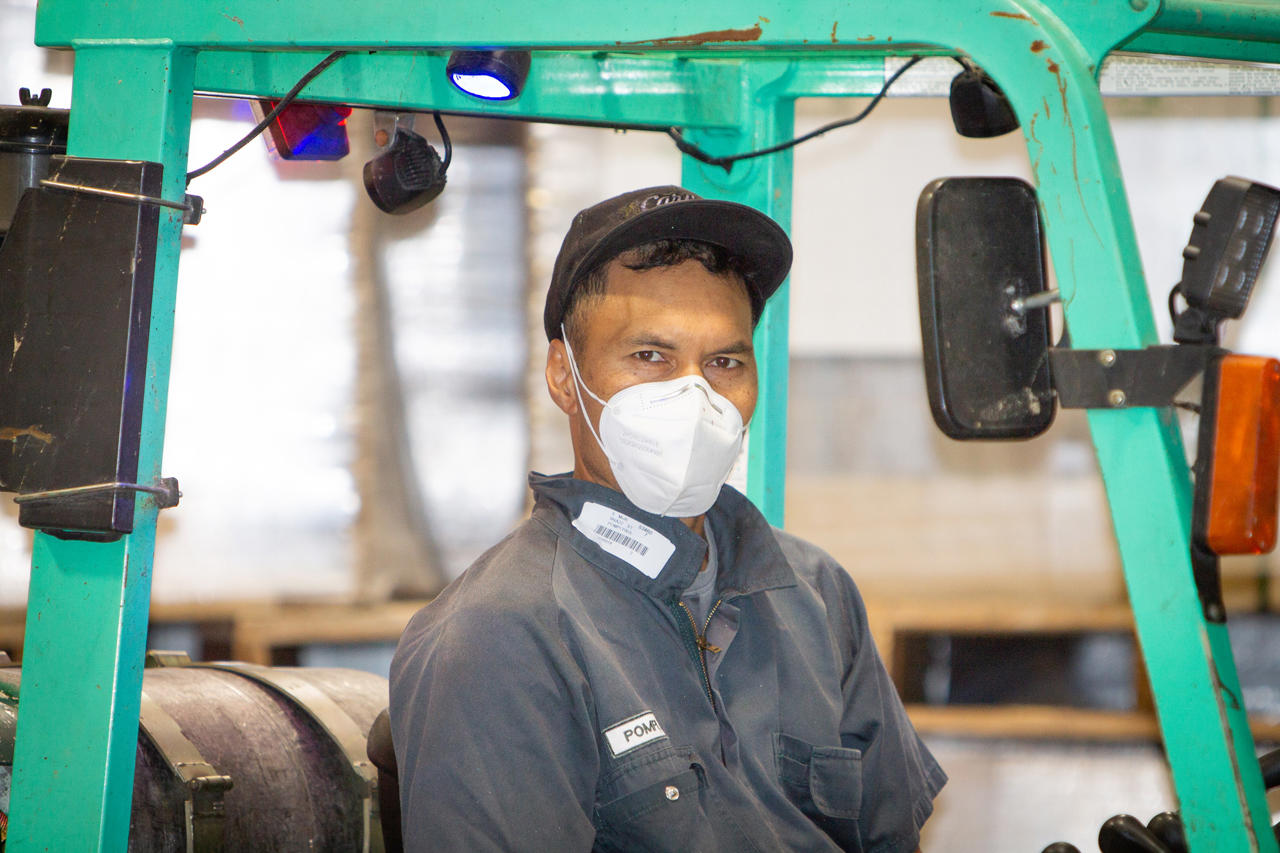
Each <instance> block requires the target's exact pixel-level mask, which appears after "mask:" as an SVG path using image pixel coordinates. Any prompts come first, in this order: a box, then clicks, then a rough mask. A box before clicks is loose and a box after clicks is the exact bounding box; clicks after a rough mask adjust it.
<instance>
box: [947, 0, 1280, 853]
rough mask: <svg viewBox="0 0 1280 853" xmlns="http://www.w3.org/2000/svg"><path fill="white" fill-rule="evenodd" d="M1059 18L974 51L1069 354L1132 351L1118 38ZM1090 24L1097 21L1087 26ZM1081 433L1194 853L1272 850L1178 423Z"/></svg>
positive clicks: (1117, 415)
mask: <svg viewBox="0 0 1280 853" xmlns="http://www.w3.org/2000/svg"><path fill="white" fill-rule="evenodd" d="M1110 8H1111V10H1112V11H1113V12H1114V11H1116V10H1119V12H1120V14H1122V15H1123V14H1127V13H1128V10H1133V11H1135V12H1142V11H1143V10H1148V11H1147V12H1146V14H1149V13H1150V12H1149V7H1148V6H1147V5H1146V4H1141V8H1140V7H1139V4H1132V5H1130V4H1127V3H1126V4H1120V3H1115V4H1112V5H1111V6H1110ZM1060 11H1061V12H1062V13H1063V14H1064V15H1065V14H1067V13H1070V14H1072V15H1073V16H1078V20H1075V21H1064V20H1062V19H1059V18H1055V17H1052V16H1050V15H1045V16H1043V17H1041V18H1039V19H1038V20H1020V19H1010V20H1009V21H1008V22H1007V25H1006V26H1005V29H1006V31H1007V32H1006V38H1005V40H1004V41H1003V42H994V41H993V42H990V43H987V44H984V45H983V46H982V49H981V50H977V49H975V50H973V51H972V52H971V55H972V56H973V57H974V59H975V60H976V61H977V62H978V63H979V64H980V65H982V66H983V68H985V69H986V70H987V71H988V72H990V73H991V74H992V75H993V76H994V77H995V79H996V81H997V82H998V83H1000V84H1001V85H1002V87H1003V88H1004V90H1005V93H1006V95H1008V97H1009V98H1010V100H1011V102H1012V104H1013V106H1014V108H1015V110H1016V112H1017V114H1018V118H1019V121H1020V123H1021V125H1022V130H1023V135H1024V138H1025V140H1026V143H1027V149H1028V153H1029V155H1030V159H1031V166H1032V170H1033V172H1034V173H1035V176H1036V184H1037V188H1038V192H1039V197H1040V205H1041V209H1042V211H1043V213H1044V218H1045V222H1046V226H1047V227H1046V233H1047V236H1048V240H1049V247H1050V249H1051V252H1052V256H1053V262H1054V266H1055V270H1056V272H1057V277H1058V282H1059V286H1060V288H1061V291H1062V297H1063V311H1064V314H1065V316H1066V321H1067V327H1068V329H1069V330H1070V332H1071V341H1072V346H1074V347H1076V348H1079V349H1105V348H1110V349H1138V348H1142V347H1145V346H1149V345H1151V344H1154V343H1157V338H1156V328H1155V321H1154V318H1153V316H1152V310H1151V301H1150V298H1149V296H1148V294H1147V287H1146V282H1145V279H1144V277H1143V273H1142V264H1141V260H1140V256H1139V254H1138V246H1137V239H1136V237H1135V235H1134V229H1133V220H1132V217H1131V215H1130V211H1129V205H1128V201H1127V199H1126V197H1125V193H1124V183H1123V179H1122V177H1121V173H1120V165H1119V162H1118V160H1117V157H1116V152H1115V147H1114V144H1113V142H1112V138H1111V133H1110V127H1109V123H1108V120H1107V115H1106V111H1105V109H1104V108H1103V103H1102V96H1101V94H1100V93H1099V91H1098V86H1097V82H1096V79H1095V72H1096V69H1097V68H1098V67H1099V66H1100V64H1101V60H1102V57H1103V56H1105V54H1106V52H1107V50H1109V49H1110V47H1111V46H1112V45H1113V44H1114V43H1115V42H1114V39H1115V38H1116V32H1115V31H1111V30H1108V29H1107V27H1106V26H1105V24H1106V19H1105V17H1103V16H1100V15H1097V10H1093V9H1091V8H1090V7H1085V6H1073V5H1071V4H1068V3H1064V4H1063V6H1062V9H1061V10H1060ZM1095 15H1096V16H1097V17H1098V20H1099V21H1100V22H1101V24H1102V26H1098V27H1096V28H1095V27H1093V26H1091V25H1090V16H1095ZM1028 45H1034V47H1033V48H1029V47H1028ZM1045 92H1048V93H1050V95H1049V96H1046V95H1045V94H1044V93H1045ZM1188 213H1190V211H1189V212H1188ZM1171 250H1173V251H1176V248H1174V247H1171ZM1089 426H1090V429H1091V431H1092V435H1093V442H1094V447H1095V449H1096V451H1097V455H1098V464H1099V468H1100V470H1101V472H1102V478H1103V482H1104V484H1105V486H1106V491H1107V499H1108V501H1109V503H1110V508H1111V517H1112V521H1113V523H1114V526H1115V533H1116V540H1117V543H1118V545H1119V549H1120V556H1121V558H1122V560H1123V564H1124V573H1125V582H1126V584H1127V586H1128V591H1129V600H1130V603H1131V605H1132V607H1133V614H1134V622H1135V626H1136V630H1137V634H1138V639H1139V642H1140V643H1141V646H1142V652H1143V657H1144V660H1145V663H1146V668H1147V673H1148V675H1149V677H1150V681H1151V686H1152V689H1153V693H1154V694H1155V700H1156V711H1157V714H1158V717H1159V720H1160V727H1161V732H1162V735H1163V738H1164V746H1165V753H1166V755H1167V756H1168V760H1169V764H1170V767H1171V769H1172V771H1173V781H1174V787H1175V788H1176V790H1177V794H1178V800H1179V805H1180V807H1181V811H1182V817H1183V821H1184V823H1185V825H1186V830H1187V838H1188V841H1189V844H1190V847H1191V849H1192V850H1193V851H1197V853H1199V852H1200V851H1214V853H1235V851H1239V853H1253V851H1263V853H1274V851H1275V850H1276V849H1277V846H1276V840H1275V837H1274V836H1273V835H1272V833H1271V826H1270V815H1269V812H1268V809H1267V803H1266V797H1265V791H1264V790H1263V787H1262V778H1261V773H1260V771H1259V768H1258V762H1257V759H1256V757H1255V753H1254V745H1253V738H1252V736H1251V734H1250V732H1249V726H1248V720H1247V718H1246V716H1245V711H1244V707H1243V701H1242V697H1241V692H1240V685H1239V679H1238V677H1237V675H1236V671H1235V663H1234V660H1233V659H1232V655H1231V649H1230V645H1229V643H1228V641H1227V636H1226V628H1225V626H1223V625H1219V624H1214V623H1211V622H1208V621H1207V620H1206V619H1205V616H1204V613H1203V612H1202V610H1201V606H1200V601H1199V598H1198V596H1197V593H1196V587H1195V583H1194V579H1193V575H1192V571H1191V562H1190V553H1189V537H1190V520H1191V478H1190V474H1189V471H1188V467H1187V461H1186V457H1185V455H1184V451H1183V445H1182V440H1181V436H1180V433H1179V430H1178V425H1177V421H1176V418H1175V417H1174V416H1173V414H1172V411H1171V410H1170V409H1152V408H1135V409H1124V408H1119V409H1114V410H1103V409H1096V410H1091V411H1090V412H1089Z"/></svg>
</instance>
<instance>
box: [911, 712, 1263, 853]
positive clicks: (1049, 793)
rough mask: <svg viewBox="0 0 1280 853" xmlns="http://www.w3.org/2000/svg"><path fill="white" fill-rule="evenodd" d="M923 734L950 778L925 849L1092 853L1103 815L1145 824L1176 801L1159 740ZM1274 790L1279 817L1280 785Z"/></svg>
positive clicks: (940, 852) (928, 852)
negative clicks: (1057, 844)
mask: <svg viewBox="0 0 1280 853" xmlns="http://www.w3.org/2000/svg"><path fill="white" fill-rule="evenodd" d="M926 742H927V743H928V745H929V748H930V749H931V750H932V751H933V754H934V755H935V756H936V757H937V758H938V761H939V763H941V764H942V766H943V769H945V770H946V771H947V774H948V775H949V776H950V777H951V779H950V781H949V782H948V783H947V786H946V787H945V788H944V789H943V790H942V793H941V794H939V795H938V798H937V800H936V801H935V802H934V809H935V810H934V814H933V817H932V818H930V820H929V822H928V823H927V824H925V829H924V834H923V838H922V839H921V849H922V850H923V851H925V853H953V851H955V853H977V852H978V851H982V853H1040V851H1041V850H1043V849H1044V848H1045V846H1046V845H1048V844H1050V843H1052V842H1054V841H1068V842H1070V843H1072V844H1074V845H1075V846H1076V847H1078V848H1080V850H1081V853H1096V851H1097V850H1098V828H1099V827H1101V826H1102V823H1103V821H1105V820H1106V819H1107V818H1109V817H1111V816H1112V815H1115V814H1119V813H1121V812H1124V813H1128V814H1131V815H1133V816H1134V817H1137V818H1140V819H1141V820H1142V821H1143V823H1145V822H1147V821H1148V820H1150V819H1151V817H1152V816H1153V815H1155V814H1156V813H1157V812H1161V811H1169V810H1173V809H1174V808H1175V805H1176V801H1175V799H1174V794H1173V783H1172V780H1171V778H1170V775H1169V770H1168V767H1167V766H1166V765H1165V763H1164V756H1163V753H1162V752H1161V749H1160V747H1159V745H1158V744H1145V743H1142V744H1114V743H1111V744H1080V743H1066V742H1056V741H1037V742H1029V741H1002V740H978V739H961V738H942V737H931V738H926ZM1267 748H1274V744H1271V745H1268V747H1267ZM1268 799H1269V802H1270V805H1271V821H1272V823H1275V822H1276V821H1277V820H1280V789H1278V790H1275V791H1272V792H1271V794H1270V796H1269V798H1268Z"/></svg>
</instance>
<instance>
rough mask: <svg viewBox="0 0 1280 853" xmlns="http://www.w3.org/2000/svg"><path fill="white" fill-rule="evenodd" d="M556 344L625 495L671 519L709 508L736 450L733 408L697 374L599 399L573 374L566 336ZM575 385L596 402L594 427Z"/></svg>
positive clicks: (738, 422) (737, 422) (738, 423)
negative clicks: (596, 424) (596, 423)
mask: <svg viewBox="0 0 1280 853" xmlns="http://www.w3.org/2000/svg"><path fill="white" fill-rule="evenodd" d="M561 334H562V335H563V334H564V330H563V327H561ZM564 342H565V344H564V345H565V350H566V351H567V352H568V354H569V366H570V368H571V369H572V371H573V378H574V389H575V391H577V394H578V405H579V406H581V407H582V410H583V411H582V414H583V417H584V418H586V421H587V428H588V429H590V430H591V434H592V435H593V436H595V439H596V443H598V444H599V445H600V449H601V450H603V451H604V455H605V456H606V457H607V458H608V460H609V467H610V468H611V469H612V470H613V476H614V478H615V479H616V480H617V481H618V486H619V487H620V488H621V489H622V493H623V494H624V495H626V496H627V498H628V500H630V501H631V502H632V503H633V504H635V505H636V506H638V507H640V508H641V509H643V510H645V511H647V512H652V513H654V514H655V515H670V516H675V517H677V518H689V517H691V516H695V515H702V514H703V513H704V512H706V511H707V510H708V509H710V508H711V505H712V504H713V503H715V501H716V497H717V496H718V495H719V494H720V487H721V486H723V485H724V481H725V480H726V479H728V477H729V472H730V470H732V468H733V463H734V462H735V461H736V460H737V458H738V452H739V451H740V450H741V448H742V433H743V424H742V415H740V414H739V413H738V407H737V406H735V405H733V403H731V402H729V400H727V399H726V398H725V397H724V396H722V395H720V394H717V393H716V392H715V391H714V390H712V388H711V386H710V385H708V384H707V381H706V380H705V379H703V378H702V377H701V376H681V377H679V378H678V379H668V380H666V381H663V382H642V383H640V384H638V385H632V386H631V387H629V388H623V389H622V390H621V391H619V392H618V393H616V394H614V395H613V396H612V397H610V398H609V399H608V400H602V399H600V398H599V397H597V396H596V395H595V394H594V393H593V392H592V390H591V389H590V388H588V387H587V385H586V383H585V382H583V381H582V377H581V376H580V375H579V374H578V365H577V363H576V361H575V359H574V357H573V348H572V347H570V346H569V339H568V336H565V337H564ZM579 388H580V389H581V391H578V390H577V389H579ZM582 391H586V392H587V394H589V395H590V396H591V398H592V399H593V400H595V401H596V402H598V403H600V404H601V405H602V406H604V410H603V411H602V412H601V413H600V431H599V433H597V432H596V430H595V428H594V427H593V426H592V425H591V418H589V417H587V413H586V407H585V406H583V403H582Z"/></svg>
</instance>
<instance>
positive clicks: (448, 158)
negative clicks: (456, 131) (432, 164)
mask: <svg viewBox="0 0 1280 853" xmlns="http://www.w3.org/2000/svg"><path fill="white" fill-rule="evenodd" d="M432 115H433V116H434V117H435V120H436V130H438V131H440V139H441V141H443V142H444V160H442V161H441V162H440V174H442V175H443V174H444V173H445V172H447V171H449V163H450V162H452V160H453V143H452V142H450V141H449V131H447V130H445V129H444V119H443V118H441V117H440V111H439V110H436V111H435V112H434V113H432Z"/></svg>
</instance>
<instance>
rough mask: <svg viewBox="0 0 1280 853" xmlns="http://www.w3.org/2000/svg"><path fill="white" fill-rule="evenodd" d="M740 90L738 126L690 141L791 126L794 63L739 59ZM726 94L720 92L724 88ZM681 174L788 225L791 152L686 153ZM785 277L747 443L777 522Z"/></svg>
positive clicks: (773, 303) (761, 337)
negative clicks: (729, 160) (710, 159)
mask: <svg viewBox="0 0 1280 853" xmlns="http://www.w3.org/2000/svg"><path fill="white" fill-rule="evenodd" d="M742 66H743V69H742V77H741V84H740V86H741V90H740V92H737V93H729V96H730V97H733V96H740V97H742V98H744V99H746V100H747V101H748V104H747V107H746V108H745V109H743V110H742V115H743V116H745V117H746V120H745V121H744V123H743V124H742V125H741V126H740V127H739V128H738V129H737V130H736V131H728V132H726V131H710V130H707V131H696V132H695V131H691V132H689V133H688V134H687V137H688V139H689V140H690V141H691V142H694V143H696V144H697V145H699V146H701V147H702V148H703V149H704V150H707V151H709V152H711V153H712V154H717V155H723V154H734V153H738V152H743V151H754V150H756V149H760V148H766V147H768V146H770V145H775V144H777V143H779V142H784V141H786V140H788V139H791V138H792V137H793V136H794V135H795V133H794V131H795V100H794V99H793V98H791V97H789V96H787V95H786V94H785V90H786V87H787V81H788V79H789V78H790V77H791V76H792V75H794V73H795V63H794V62H791V61H787V60H776V59H770V60H765V59H754V60H751V61H744V62H743V63H742ZM721 96H723V95H721ZM683 167H684V168H683V175H682V181H683V183H684V186H685V187H686V188H687V189H690V190H692V191H693V192H696V193H697V194H698V195H702V196H707V197H712V198H721V199H726V200H728V201H736V202H740V203H741V204H747V205H750V206H752V207H754V208H756V209H758V210H760V211H762V212H764V213H766V214H768V215H769V216H771V217H772V218H773V219H774V220H775V221H776V222H777V223H778V224H779V225H781V226H782V227H783V228H784V229H786V231H787V232H788V233H790V231H791V170H792V158H791V151H790V150H788V151H782V152H779V153H777V154H768V155H765V156H764V157H758V158H755V159H753V160H744V161H741V162H739V163H736V164H734V166H733V168H732V170H731V171H729V172H726V171H725V170H724V169H722V168H720V167H719V166H708V165H706V164H705V163H700V162H698V161H697V160H695V159H693V158H692V157H689V156H688V155H685V156H684V158H683ZM790 290H791V285H790V281H789V280H788V281H786V282H783V284H782V286H781V287H779V288H778V290H777V292H776V293H775V294H774V295H773V297H772V298H771V299H770V300H769V303H768V305H767V306H766V307H765V310H764V314H763V315H762V316H761V318H760V323H759V325H757V326H756V331H755V341H754V343H755V354H756V365H757V369H758V371H759V382H760V397H759V400H758V401H757V402H756V411H755V415H754V416H753V417H752V418H751V430H750V433H749V438H748V444H747V497H749V498H750V499H751V500H752V501H753V502H754V503H755V505H756V506H757V507H759V508H760V511H761V512H763V513H764V516H765V518H767V519H768V520H769V523H770V524H773V525H776V526H778V527H781V526H782V524H783V507H784V502H785V498H786V474H787V379H788V374H787V367H788V363H789V359H790V355H789V352H788V326H789V322H790V298H791V296H790Z"/></svg>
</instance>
